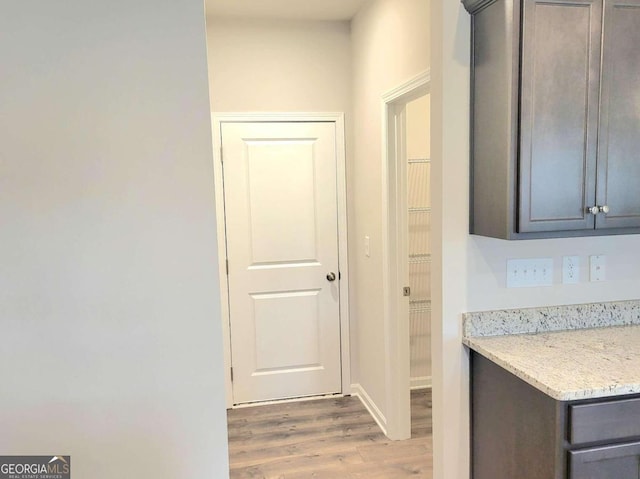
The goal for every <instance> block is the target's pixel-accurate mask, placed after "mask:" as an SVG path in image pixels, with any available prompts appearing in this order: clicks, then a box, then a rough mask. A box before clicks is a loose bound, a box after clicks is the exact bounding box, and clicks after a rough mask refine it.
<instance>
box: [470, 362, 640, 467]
mask: <svg viewBox="0 0 640 479" xmlns="http://www.w3.org/2000/svg"><path fill="white" fill-rule="evenodd" d="M471 366H472V368H471V371H472V375H471V395H472V397H471V407H472V410H471V421H472V426H471V427H472V444H471V449H472V478H473V479H639V478H640V395H628V396H618V397H609V398H602V399H586V400H580V401H558V400H555V399H553V398H552V397H550V396H548V395H547V394H544V393H543V392H541V391H540V390H538V389H536V388H534V387H533V386H530V385H529V384H527V383H526V382H524V381H523V380H521V379H520V378H518V377H516V376H515V375H513V374H512V373H510V372H508V371H507V370H505V369H503V368H502V367H500V366H498V365H496V364H495V363H493V362H492V361H490V360H488V359H486V358H484V357H483V356H481V355H479V354H477V353H475V352H473V351H472V354H471Z"/></svg>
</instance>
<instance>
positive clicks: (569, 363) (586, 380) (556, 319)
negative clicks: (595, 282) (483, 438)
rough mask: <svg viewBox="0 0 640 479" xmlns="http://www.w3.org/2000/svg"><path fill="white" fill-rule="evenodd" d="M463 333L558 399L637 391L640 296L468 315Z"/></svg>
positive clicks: (465, 341) (466, 341)
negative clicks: (622, 299)
mask: <svg viewBox="0 0 640 479" xmlns="http://www.w3.org/2000/svg"><path fill="white" fill-rule="evenodd" d="M463 334H464V337H463V341H462V342H463V344H464V345H466V346H467V347H469V348H471V349H473V350H474V351H476V352H477V353H479V354H481V355H482V356H484V357H486V358H487V359H489V360H490V361H492V362H494V363H496V364H497V365H499V366H501V367H502V368H504V369H506V370H507V371H509V372H511V373H512V374H514V375H515V376H517V377H518V378H520V379H522V380H523V381H525V382H527V383H528V384H530V385H531V386H533V387H535V388H536V389H538V390H540V391H542V392H543V393H545V394H547V395H548V396H550V397H551V398H553V399H556V400H558V401H575V400H582V399H596V398H611V397H616V396H624V395H629V394H637V393H640V342H639V341H637V339H638V337H639V336H640V300H632V301H617V302H609V303H590V304H583V305H568V306H553V307H542V308H528V309H513V310H501V311H486V312H476V313H467V314H465V315H464V328H463ZM629 336H633V338H635V341H636V342H637V344H638V346H637V347H636V346H635V345H636V342H634V341H631V340H630V339H629ZM576 344H577V346H576ZM592 364H595V366H594V367H593V368H592V367H591V365H592ZM621 371H622V372H621ZM565 384H566V387H564V385H565Z"/></svg>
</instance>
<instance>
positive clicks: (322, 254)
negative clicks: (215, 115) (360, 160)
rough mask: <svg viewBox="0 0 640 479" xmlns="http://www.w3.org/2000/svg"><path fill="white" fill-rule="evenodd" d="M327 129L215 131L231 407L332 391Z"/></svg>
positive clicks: (259, 125) (336, 333)
mask: <svg viewBox="0 0 640 479" xmlns="http://www.w3.org/2000/svg"><path fill="white" fill-rule="evenodd" d="M335 128H336V126H335V122H273V123H269V122H247V123H241V122H236V123H222V124H221V136H222V149H223V171H224V173H223V176H224V194H225V216H226V233H227V258H228V260H229V273H228V285H229V313H230V329H231V358H232V367H233V402H234V403H235V404H240V403H247V402H254V401H265V400H272V399H282V398H291V397H301V396H310V395H319V394H329V393H338V392H340V390H341V366H340V316H339V306H340V298H339V287H338V281H339V272H338V229H337V228H338V226H337V225H338V217H337V196H336V193H337V191H336V155H337V151H336V131H335ZM333 275H335V279H332V278H333Z"/></svg>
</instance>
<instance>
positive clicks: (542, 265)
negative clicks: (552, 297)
mask: <svg viewBox="0 0 640 479" xmlns="http://www.w3.org/2000/svg"><path fill="white" fill-rule="evenodd" d="M552 284H553V258H527V259H510V260H507V288H530V287H533V286H551V285H552Z"/></svg>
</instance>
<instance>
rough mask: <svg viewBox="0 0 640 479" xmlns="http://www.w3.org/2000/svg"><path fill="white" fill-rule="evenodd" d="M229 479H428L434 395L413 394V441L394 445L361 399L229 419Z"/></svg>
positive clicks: (246, 412)
mask: <svg viewBox="0 0 640 479" xmlns="http://www.w3.org/2000/svg"><path fill="white" fill-rule="evenodd" d="M227 416H228V424H229V461H230V470H231V479H247V478H252V479H303V478H304V479H306V478H316V479H365V478H366V479H402V478H405V477H413V478H419V479H431V477H432V472H431V470H432V446H431V391H430V390H426V389H425V390H419V391H413V392H412V394H411V419H412V421H411V426H412V427H411V429H412V437H411V439H409V440H407V441H389V440H388V439H387V438H386V437H385V436H384V434H382V432H381V431H380V429H379V428H378V426H377V425H376V423H375V422H374V420H373V418H372V417H371V416H370V415H369V413H368V412H367V410H366V409H365V408H364V406H363V405H362V403H361V402H360V400H359V399H358V398H356V397H345V398H330V399H317V400H311V401H303V402H293V403H285V404H277V405H269V406H256V407H251V408H242V409H233V410H230V411H228V414H227Z"/></svg>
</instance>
